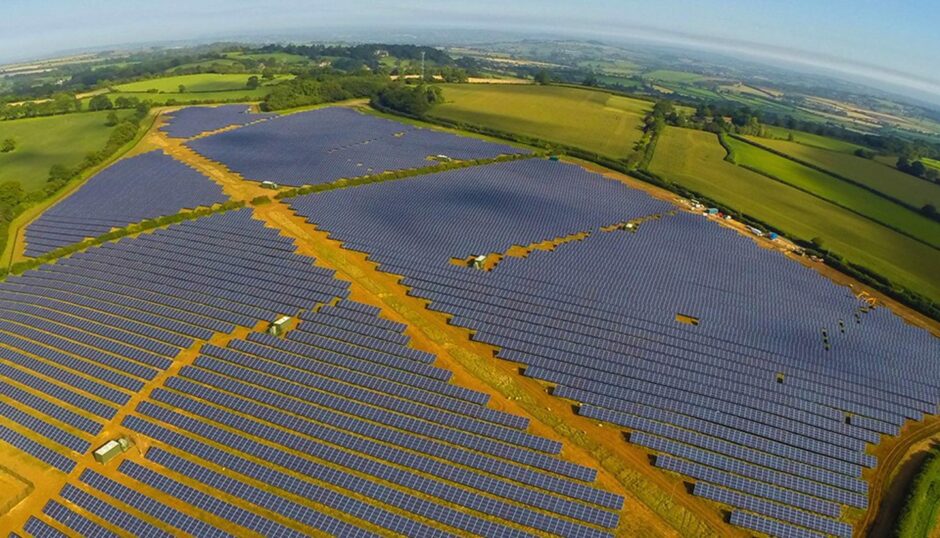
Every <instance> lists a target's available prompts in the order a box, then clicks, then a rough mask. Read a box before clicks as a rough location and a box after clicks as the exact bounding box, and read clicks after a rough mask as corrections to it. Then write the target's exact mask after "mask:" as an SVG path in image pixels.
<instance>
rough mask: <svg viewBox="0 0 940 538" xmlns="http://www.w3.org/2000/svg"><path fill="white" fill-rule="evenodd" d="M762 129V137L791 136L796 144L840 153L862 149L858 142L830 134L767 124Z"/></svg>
mask: <svg viewBox="0 0 940 538" xmlns="http://www.w3.org/2000/svg"><path fill="white" fill-rule="evenodd" d="M764 130H765V131H766V136H765V137H763V139H775V140H789V138H790V137H791V136H792V137H793V140H792V141H793V142H796V143H798V144H803V145H805V146H810V147H814V148H819V149H828V150H831V151H839V152H842V153H853V152H854V151H855V150H858V149H863V147H862V146H859V145H858V144H853V143H851V142H846V141H844V140H839V139H837V138H832V137H830V136H822V135H818V134H813V133H807V132H805V131H796V130H793V129H787V128H785V127H777V126H774V125H767V126H765V127H764Z"/></svg>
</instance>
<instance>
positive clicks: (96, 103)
mask: <svg viewBox="0 0 940 538" xmlns="http://www.w3.org/2000/svg"><path fill="white" fill-rule="evenodd" d="M112 108H114V103H112V102H111V100H110V99H108V96H107V95H96V96H94V97H92V98H91V100H90V101H88V110H111V109H112Z"/></svg>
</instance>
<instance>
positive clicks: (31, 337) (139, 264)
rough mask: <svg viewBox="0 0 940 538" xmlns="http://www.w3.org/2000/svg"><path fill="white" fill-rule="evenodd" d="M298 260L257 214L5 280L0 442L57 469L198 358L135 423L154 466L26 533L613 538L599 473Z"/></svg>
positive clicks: (181, 229) (103, 484)
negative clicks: (262, 327) (277, 327)
mask: <svg viewBox="0 0 940 538" xmlns="http://www.w3.org/2000/svg"><path fill="white" fill-rule="evenodd" d="M294 249H295V247H294V245H293V243H292V241H291V240H289V239H287V238H285V237H282V236H280V235H279V233H278V231H277V230H275V229H270V228H266V227H264V226H263V224H262V223H261V222H260V221H258V220H254V219H253V218H252V213H251V210H248V209H244V210H238V211H231V212H227V213H223V214H218V215H214V216H211V217H207V218H203V219H198V220H194V221H188V222H184V223H181V224H177V225H173V226H170V227H169V228H166V229H162V230H158V231H156V232H154V233H153V234H147V235H143V236H140V237H138V238H135V239H130V238H127V239H122V240H120V241H118V242H114V243H109V244H106V245H103V246H101V247H96V248H92V249H89V250H88V251H85V252H82V253H77V254H75V255H73V256H70V257H68V258H63V259H61V260H59V261H58V262H57V263H55V264H51V265H46V266H42V267H40V268H38V269H36V270H32V271H29V272H27V273H25V274H23V275H22V276H17V277H10V278H9V279H8V280H7V281H5V282H3V283H0V375H3V381H2V383H3V389H4V390H3V392H0V416H2V417H4V419H5V424H9V427H7V426H3V427H0V438H2V439H3V440H4V441H7V442H9V443H11V444H13V445H14V446H16V447H18V448H20V449H22V450H24V451H25V452H28V453H30V454H31V455H33V456H34V457H36V458H39V459H40V460H43V461H45V462H46V463H48V464H49V465H51V466H53V467H57V468H59V469H61V470H62V471H63V472H70V471H72V470H73V469H74V467H75V460H76V459H77V458H78V457H79V456H80V455H82V454H87V451H88V450H89V449H90V442H91V441H93V440H95V437H94V436H95V435H97V434H98V433H99V432H100V431H101V429H102V427H103V424H104V423H105V422H106V421H107V420H109V419H111V418H112V417H114V416H115V414H116V412H117V410H118V407H119V406H121V405H124V404H126V403H127V402H128V401H129V400H130V398H131V397H132V395H133V394H134V393H135V392H137V391H139V390H140V389H141V387H143V386H144V385H145V384H147V383H148V382H150V381H151V380H153V379H155V377H156V376H158V375H161V372H162V371H165V370H166V369H167V368H168V367H169V366H170V365H171V364H173V362H174V361H175V360H180V359H179V358H178V357H180V356H181V352H182V351H183V350H184V349H188V348H191V347H192V346H193V345H194V344H196V343H200V344H201V346H200V349H199V355H198V356H197V357H196V358H195V359H194V360H192V361H191V362H189V360H187V362H186V364H185V365H183V366H182V367H181V368H179V370H178V372H177V373H175V374H174V375H172V376H168V377H166V379H163V380H161V381H160V383H159V385H158V386H156V387H154V388H152V390H150V392H149V396H148V398H147V399H146V400H144V401H142V402H141V403H139V404H137V405H135V406H134V408H133V412H131V413H130V414H129V415H127V416H126V417H125V418H123V419H122V421H121V424H122V426H123V427H124V428H125V429H126V430H128V431H130V432H134V433H135V435H133V436H132V439H135V440H138V441H140V440H143V439H147V441H146V442H145V443H142V444H141V446H140V448H141V449H142V450H144V451H145V454H144V457H142V458H141V457H137V456H135V457H134V458H132V459H125V460H124V461H122V462H121V463H120V464H119V465H117V466H116V470H115V469H111V471H110V472H109V474H107V476H106V475H105V474H103V473H101V472H98V470H96V468H95V467H92V468H89V469H85V470H82V471H81V473H80V474H79V476H80V478H79V480H78V481H76V482H74V483H70V484H67V485H66V486H65V487H64V488H63V489H62V491H61V492H60V494H59V497H58V498H56V499H53V500H51V501H50V502H49V503H48V504H47V505H46V507H45V509H44V510H43V514H42V515H35V517H33V518H32V519H31V520H30V522H29V523H28V524H27V527H26V530H27V532H30V533H32V534H36V535H57V534H56V533H57V532H58V531H57V530H56V529H55V528H53V527H50V524H51V523H53V522H55V523H54V525H59V526H62V527H64V528H68V529H71V530H72V531H74V532H76V533H79V534H87V535H95V536H110V535H112V534H111V533H112V530H111V529H112V528H113V529H120V530H123V531H125V532H129V533H132V534H138V535H147V536H167V535H177V534H179V533H189V534H193V535H196V536H210V535H212V536H216V535H227V534H231V535H243V534H245V533H246V532H248V531H254V532H258V533H261V534H263V535H270V536H306V535H308V534H309V533H310V532H311V531H312V530H314V529H317V530H321V531H324V532H327V533H330V534H333V535H339V536H374V535H377V534H380V535H386V534H400V535H407V536H452V535H459V534H461V533H470V534H477V535H484V536H530V535H532V533H533V532H536V531H540V532H545V533H552V534H557V535H562V536H587V537H604V536H610V535H611V532H610V531H611V529H614V528H616V526H617V524H618V512H619V510H620V509H621V508H622V505H623V499H622V498H621V497H619V496H617V495H614V494H611V493H608V492H606V491H603V490H601V489H598V488H596V487H595V486H594V485H592V483H591V482H593V481H594V480H595V478H596V472H595V471H594V470H593V469H590V468H587V467H583V466H580V465H576V464H573V463H570V462H567V461H565V460H563V459H561V458H559V453H560V450H561V444H560V443H558V442H556V441H551V440H548V439H545V438H541V437H538V436H536V435H533V434H531V433H529V432H527V431H526V429H527V428H528V425H529V424H528V421H527V420H526V419H524V418H522V417H518V416H514V415H510V414H506V413H504V412H500V411H496V410H493V409H490V408H488V407H487V406H486V404H487V402H488V397H487V395H485V394H482V393H479V392H475V391H472V390H469V389H466V388H463V387H460V386H458V385H455V384H453V383H451V382H450V379H451V375H452V374H451V372H450V371H448V370H444V369H441V368H438V367H436V366H434V365H433V363H434V361H435V357H434V356H433V355H431V354H429V353H426V352H422V351H419V350H416V349H414V348H412V347H409V343H410V339H409V337H408V336H407V335H406V334H404V333H405V330H406V326H404V325H403V324H400V323H397V322H393V321H390V320H387V319H385V318H383V317H381V316H380V311H379V309H377V308H375V307H372V306H368V305H364V304H360V303H355V302H352V301H349V300H348V299H347V298H346V297H347V295H348V290H347V288H348V283H345V282H342V281H340V280H337V279H336V278H334V274H333V272H332V271H329V270H326V269H322V268H319V267H316V266H314V265H313V263H312V262H314V261H315V260H313V259H311V258H309V257H304V256H300V255H297V254H294ZM283 314H287V315H292V316H296V315H298V314H299V315H300V321H299V324H298V326H297V327H296V328H295V329H294V330H292V331H290V332H289V333H288V334H287V336H286V337H274V336H271V335H269V334H266V333H249V334H248V335H247V336H245V337H244V338H235V339H232V340H230V341H228V342H227V344H226V345H225V346H224V347H222V346H218V345H213V344H209V343H208V342H206V340H208V339H209V338H212V337H213V335H216V334H218V333H232V332H233V331H234V330H235V328H236V326H243V327H244V326H247V327H254V326H256V325H257V323H258V322H259V320H273V319H275V318H276V317H277V316H279V315H283ZM7 387H9V388H10V389H11V390H12V391H16V392H7ZM20 395H26V396H27V398H28V399H26V400H22V401H20V400H19V396H20ZM37 403H39V404H41V405H35V404H37ZM220 522H224V524H222V523H220Z"/></svg>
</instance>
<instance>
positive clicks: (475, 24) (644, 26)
mask: <svg viewBox="0 0 940 538" xmlns="http://www.w3.org/2000/svg"><path fill="white" fill-rule="evenodd" d="M67 4H68V3H67V2H65V1H64V0H51V1H49V2H45V3H43V5H42V6H37V5H35V4H34V3H31V2H26V1H24V0H13V1H12V2H11V3H10V5H9V6H8V13H7V17H5V18H4V20H3V21H0V62H4V63H13V62H23V61H29V60H37V59H41V58H46V57H50V56H54V55H56V54H61V53H65V52H72V51H82V50H94V49H102V48H108V47H133V46H146V45H147V44H148V43H160V42H162V43H168V42H175V41H180V42H185V41H195V42H211V41H213V40H222V39H234V40H238V38H239V36H241V37H242V39H247V38H251V37H253V36H261V35H264V34H270V35H275V34H288V33H294V34H297V35H300V34H304V33H305V34H307V37H306V39H307V40H310V41H317V40H320V39H324V38H323V37H322V36H321V37H318V36H316V35H315V34H316V33H317V32H321V33H327V32H338V31H343V30H352V29H355V30H359V31H368V30H370V29H371V30H374V31H375V32H395V31H406V30H413V31H420V30H425V31H435V30H437V31H445V30H448V29H451V30H461V31H467V32H472V31H504V32H509V33H519V34H521V35H525V34H526V33H539V34H545V33H546V32H548V33H550V34H555V35H556V36H557V37H558V38H572V37H575V38H591V37H594V38H598V39H605V40H608V41H610V40H617V39H626V40H639V41H646V42H651V43H654V44H662V45H665V46H678V47H682V48H690V49H706V50H707V51H710V52H716V53H722V54H728V55H731V56H734V57H738V58H741V59H749V60H752V61H758V62H761V63H764V64H769V65H775V64H776V63H777V62H783V63H785V64H788V65H789V66H792V67H797V68H800V67H802V68H804V69H808V70H814V71H816V72H819V71H823V72H825V73H826V74H828V75H829V76H832V77H836V78H842V79H844V80H851V81H853V82H859V80H858V79H859V78H861V79H864V80H865V81H867V85H869V86H873V87H875V88H877V89H881V90H887V91H894V92H901V93H905V95H906V96H908V97H912V98H915V99H919V100H931V101H934V102H935V104H937V103H940V75H935V74H932V70H931V67H932V66H933V64H934V63H935V61H934V58H932V55H931V54H930V51H932V50H934V51H935V50H940V34H935V33H931V31H930V28H929V26H930V21H931V20H940V6H937V5H934V4H931V3H927V2H922V1H920V0H918V1H916V2H910V3H906V4H905V5H904V6H892V8H891V11H890V13H889V14H888V15H885V14H884V13H883V11H884V8H883V7H881V6H876V5H875V4H874V2H861V3H857V2H848V1H847V0H837V1H834V2H829V3H827V4H826V5H825V6H817V5H814V4H812V3H809V2H805V1H802V0H801V1H798V2H792V3H789V4H787V5H786V6H778V5H775V4H773V3H772V2H767V1H759V2H752V3H749V4H748V5H745V6H741V5H735V11H734V14H733V15H732V14H731V12H730V11H726V12H724V13H723V14H718V13H716V12H718V11H722V10H721V7H722V6H729V5H730V0H720V1H719V2H718V3H712V4H711V5H709V6H697V5H694V3H692V2H689V1H688V0H668V1H667V2H661V3H657V5H656V6H647V5H643V4H641V3H638V2H630V3H629V4H628V5H629V8H630V9H624V8H625V7H626V4H624V3H622V2H621V3H618V5H616V6H615V5H613V4H614V2H611V1H609V0H600V1H594V2H589V3H587V4H586V5H583V6H580V7H579V8H578V9H576V10H573V9H572V8H570V7H568V6H558V5H554V6H553V7H552V9H551V10H549V11H550V12H547V13H546V10H544V9H542V10H541V11H540V12H539V13H538V15H533V14H532V13H531V11H532V8H533V7H534V5H533V3H532V0H524V1H522V2H516V3H514V4H513V5H512V6H509V7H507V6H505V5H504V4H498V5H497V4H496V3H495V2H493V1H492V0H484V1H483V2H478V3H476V4H474V6H473V7H472V8H467V7H465V6H462V5H456V4H450V3H447V4H443V5H441V4H440V3H436V4H435V7H436V9H433V8H431V7H430V3H429V2H421V1H419V2H413V3H412V7H411V8H410V9H404V10H403V9H401V8H400V7H399V6H396V5H395V3H394V2H388V1H384V0H383V1H380V2H375V3H373V4H374V5H371V6H363V4H364V2H361V0H351V1H350V2H347V3H346V4H345V5H344V7H336V6H334V5H322V3H320V2H316V3H314V4H312V5H311V4H309V3H300V2H297V1H296V0H274V1H273V2H268V3H267V5H266V6H265V7H263V8H259V7H256V6H253V5H251V4H252V3H251V2H248V1H247V0H234V1H230V2H222V1H221V0H203V1H201V2H186V3H184V2H181V1H180V0H170V1H169V2H164V3H161V5H160V6H159V7H153V6H149V5H147V4H145V3H142V2H136V1H132V2H123V3H121V4H119V5H117V6H113V5H109V6H108V8H109V10H110V11H109V12H107V13H104V14H101V13H98V12H97V10H95V8H96V7H98V6H105V4H104V3H102V2H100V1H97V0H96V1H93V2H91V3H90V5H87V4H86V5H85V6H84V7H76V6H73V5H67ZM539 5H543V4H539ZM487 6H489V7H487ZM497 6H498V7H497ZM605 7H607V8H612V9H608V10H607V11H605V10H604V9H605ZM498 10H501V11H502V13H503V15H502V17H500V18H499V20H497V21H494V20H493V19H492V18H491V17H489V16H488V14H490V13H493V12H496V11H498ZM679 12H682V13H687V15H688V16H687V17H683V18H681V19H676V18H675V17H671V18H670V21H669V22H670V27H669V28H664V27H661V25H657V24H656V22H657V21H658V20H664V18H663V17H662V16H659V17H657V14H660V15H663V14H666V13H670V14H674V13H679ZM931 13H936V15H937V16H936V17H932V16H931V15H930V14H931ZM837 15H838V16H843V19H842V21H843V24H842V26H845V27H848V28H849V30H850V31H849V32H843V31H842V30H841V29H840V28H825V29H824V28H820V27H819V24H829V23H830V22H831V21H832V20H834V19H833V16H837ZM562 20H563V21H564V22H565V25H566V26H565V27H564V30H562V31H559V30H558V24H559V23H560V22H561V21H562ZM770 20H773V23H769V22H768V21H770ZM76 22H78V23H79V24H76ZM719 23H723V24H719ZM42 29H45V31H43V30H42ZM49 30H53V31H54V32H56V34H55V36H54V37H50V35H49ZM823 30H825V31H823ZM871 36H877V37H878V38H877V39H871V38H870V37H871ZM520 37H521V36H520ZM911 41H913V42H914V43H917V42H918V41H920V42H921V46H911ZM814 49H815V50H814ZM14 51H15V52H14ZM859 53H860V54H859ZM857 58H864V60H859V59H857ZM902 60H903V62H904V64H903V66H902V65H899V64H900V63H901V61H902ZM925 73H927V74H925ZM879 84H881V85H882V87H879ZM884 86H887V88H886V87H884ZM889 88H890V89H889ZM928 96H929V97H928ZM931 97H932V99H931Z"/></svg>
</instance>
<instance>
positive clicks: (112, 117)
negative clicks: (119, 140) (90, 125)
mask: <svg viewBox="0 0 940 538" xmlns="http://www.w3.org/2000/svg"><path fill="white" fill-rule="evenodd" d="M118 121H120V120H119V119H118V115H117V114H116V113H115V112H114V111H113V110H112V111H111V112H108V120H107V121H105V122H104V124H105V125H107V126H108V127H114V126H115V125H117V124H118Z"/></svg>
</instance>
